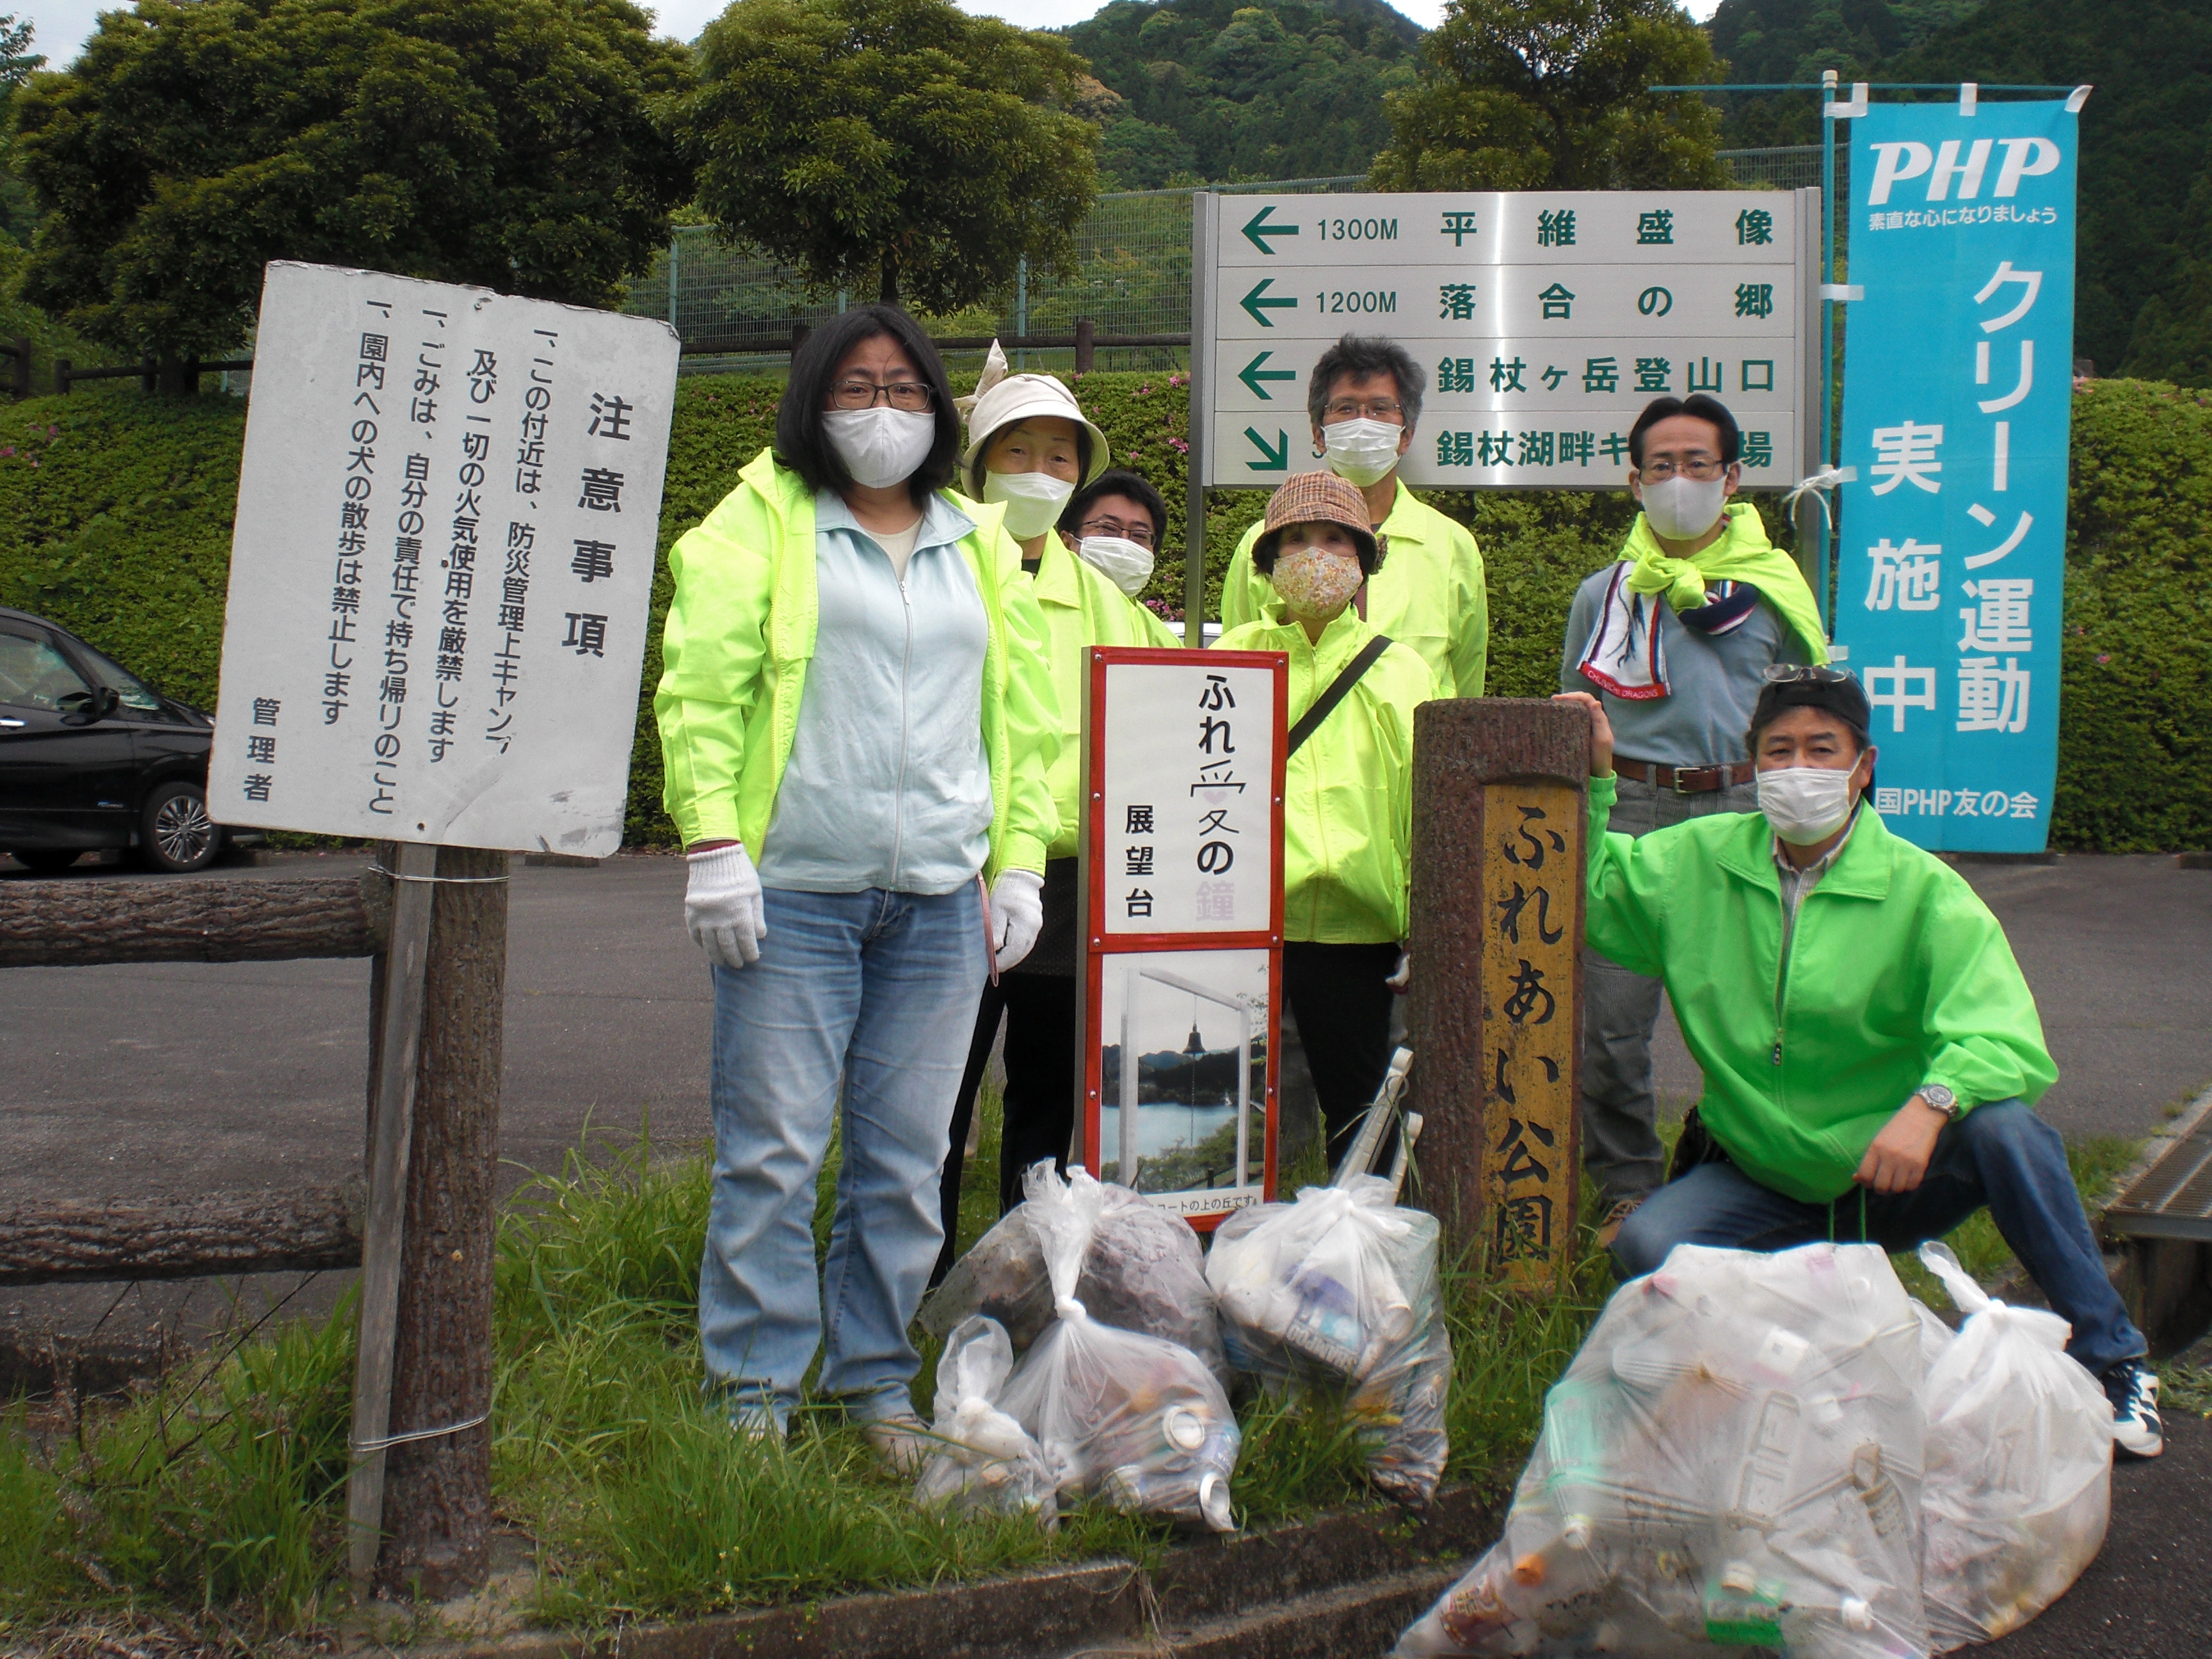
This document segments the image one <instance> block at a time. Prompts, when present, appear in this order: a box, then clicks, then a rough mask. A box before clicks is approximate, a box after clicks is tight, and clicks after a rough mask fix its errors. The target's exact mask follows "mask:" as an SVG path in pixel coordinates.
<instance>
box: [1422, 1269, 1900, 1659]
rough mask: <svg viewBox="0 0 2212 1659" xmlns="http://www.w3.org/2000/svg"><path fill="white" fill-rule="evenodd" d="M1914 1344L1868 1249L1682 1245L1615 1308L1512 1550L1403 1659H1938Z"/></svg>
mask: <svg viewBox="0 0 2212 1659" xmlns="http://www.w3.org/2000/svg"><path fill="white" fill-rule="evenodd" d="M1920 1340H1921V1337H1920V1326H1919V1322H1918V1320H1917V1317H1916V1316H1915V1315H1914V1313H1913V1310H1912V1307H1911V1301H1910V1299H1909V1298H1908V1297H1906V1296H1905V1290H1904V1287H1903V1286H1902V1285H1899V1283H1898V1281H1897V1275H1896V1273H1894V1272H1893V1271H1892V1269H1891V1267H1890V1265H1889V1258H1888V1257H1887V1255H1884V1254H1883V1253H1882V1251H1881V1249H1878V1248H1877V1247H1875V1246H1874V1245H1871V1244H1841V1245H1838V1244H1812V1245H1807V1246H1805V1247H1804V1248H1802V1249H1796V1250H1789V1251H1784V1252H1782V1253H1780V1254H1778V1255H1760V1254H1757V1253H1754V1252H1751V1251H1744V1250H1719V1249H1705V1248H1703V1247H1701V1246H1697V1245H1680V1246H1678V1247H1676V1249H1674V1251H1673V1252H1672V1253H1671V1254H1670V1255H1668V1258H1667V1260H1666V1261H1665V1262H1664V1263H1663V1264H1662V1266H1661V1267H1660V1268H1659V1270H1658V1271H1657V1272H1656V1273H1650V1274H1647V1275H1646V1276H1644V1278H1642V1279H1635V1280H1632V1281H1631V1282H1630V1283H1629V1284H1626V1285H1622V1286H1621V1287H1620V1289H1619V1290H1618V1291H1615V1292H1614V1293H1613V1299H1612V1300H1611V1301H1610V1302H1608V1303H1607V1304H1606V1308H1605V1311H1604V1312H1603V1313H1602V1314H1601V1316H1599V1319H1598V1322H1597V1324H1596V1326H1595V1328H1593V1329H1592V1330H1591V1332H1590V1334H1589V1339H1588V1340H1586V1341H1585V1342H1584V1343H1583V1347H1582V1351H1581V1352H1579V1353H1578V1354H1577V1355H1576V1356H1575V1359H1574V1363H1573V1364H1571V1365H1570V1366H1569V1367H1568V1368H1567V1373H1566V1375H1565V1377H1563V1378H1562V1379H1561V1380H1560V1382H1559V1384H1558V1385H1557V1386H1556V1387H1555V1388H1553V1390H1552V1391H1551V1393H1550V1395H1548V1396H1547V1398H1546V1400H1545V1402H1544V1426H1543V1432H1542V1435H1541V1437H1540V1438H1539V1440H1538V1441H1537V1443H1536V1449H1535V1452H1534V1455H1532V1456H1531V1457H1530V1458H1529V1460H1528V1468H1526V1469H1525V1470H1523V1471H1522V1476H1521V1480H1520V1484H1519V1486H1517V1487H1516V1489H1515V1492H1514V1496H1513V1504H1512V1508H1511V1509H1510V1511H1509V1512H1508V1514H1507V1516H1506V1520H1505V1529H1504V1537H1503V1538H1502V1539H1501V1540H1500V1541H1498V1544H1497V1545H1495V1546H1494V1547H1492V1549H1491V1550H1490V1552H1489V1553H1487V1554H1486V1555H1485V1556H1483V1557H1482V1559H1480V1560H1479V1561H1477V1562H1476V1563H1475V1565H1474V1568H1473V1569H1472V1570H1471V1571H1469V1572H1468V1574H1467V1576H1466V1577H1463V1578H1462V1579H1461V1580H1460V1582H1459V1583H1457V1584H1455V1585H1454V1586H1453V1587H1452V1589H1450V1590H1449V1591H1447V1592H1446V1593H1445V1595H1444V1596H1443V1600H1441V1601H1438V1602H1437V1605H1436V1606H1435V1607H1433V1608H1431V1610H1430V1611H1429V1613H1427V1614H1426V1615H1425V1616H1424V1617H1423V1618H1422V1619H1420V1620H1419V1621H1417V1622H1416V1623H1415V1624H1414V1625H1413V1626H1412V1627H1411V1628H1409V1629H1408V1630H1407V1632H1405V1634H1404V1635H1403V1636H1401V1638H1399V1641H1398V1646H1397V1648H1396V1650H1395V1651H1396V1653H1397V1654H1398V1655H1400V1656H1407V1659H1413V1656H1420V1659H1427V1656H1431V1655H1438V1654H1514V1655H1545V1656H1565V1655H1585V1654H1595V1653H1614V1654H1624V1655H1635V1656H1638V1659H1674V1656H1691V1655H1697V1656H1711V1655H1712V1654H1714V1653H1715V1652H1716V1650H1720V1651H1731V1650H1741V1649H1745V1648H1762V1649H1780V1650H1783V1651H1784V1652H1786V1653H1788V1654H1789V1655H1790V1656H1791V1659H1814V1656H1818V1659H1902V1656H1907V1655H1916V1656H1917V1655H1919V1654H1923V1653H1925V1652H1926V1651H1927V1650H1928V1634H1927V1624H1926V1620H1925V1618H1924V1616H1923V1613H1922V1610H1921V1601H1920V1589H1919V1585H1920V1540H1919V1524H1918V1523H1919V1514H1920V1488H1921V1440H1922V1435H1921V1429H1922V1417H1921V1358H1920Z"/></svg>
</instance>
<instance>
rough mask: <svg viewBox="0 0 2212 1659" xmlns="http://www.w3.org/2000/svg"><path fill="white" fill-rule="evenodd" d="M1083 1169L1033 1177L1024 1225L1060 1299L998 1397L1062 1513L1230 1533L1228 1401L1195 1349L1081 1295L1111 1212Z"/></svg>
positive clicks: (1043, 1169)
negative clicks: (1123, 1512) (1065, 1509)
mask: <svg viewBox="0 0 2212 1659" xmlns="http://www.w3.org/2000/svg"><path fill="white" fill-rule="evenodd" d="M1082 1174H1083V1172H1082V1171H1080V1170H1071V1171H1069V1177H1068V1179H1066V1180H1062V1179H1061V1178H1060V1176H1058V1175H1057V1174H1056V1173H1054V1170H1053V1167H1052V1165H1051V1164H1049V1163H1041V1164H1038V1165H1037V1166H1036V1168H1034V1169H1032V1170H1030V1173H1029V1176H1028V1177H1027V1180H1026V1182H1025V1186H1026V1188H1027V1191H1028V1194H1029V1197H1028V1201H1027V1203H1026V1204H1025V1205H1024V1212H1025V1220H1026V1223H1027V1225H1029V1227H1030V1229H1031V1230H1032V1231H1033V1232H1034V1233H1035V1235H1036V1241H1037V1243H1038V1246H1039V1248H1040V1249H1041V1251H1042V1255H1043V1260H1044V1264H1045V1271H1046V1273H1047V1276H1048V1279H1049V1280H1050V1283H1051V1285H1052V1291H1053V1298H1054V1319H1053V1322H1052V1324H1051V1325H1050V1327H1049V1328H1047V1329H1046V1331H1045V1332H1044V1334H1042V1336H1040V1337H1039V1338H1038V1339H1037V1340H1036V1346H1033V1347H1032V1348H1030V1351H1029V1352H1027V1353H1026V1354H1024V1355H1023V1356H1022V1358H1021V1360H1020V1363H1019V1364H1017V1365H1016V1366H1015V1368H1014V1372H1013V1376H1012V1378H1011V1379H1010V1380H1009V1381H1008V1383H1007V1384H1006V1389H1005V1390H1004V1391H1003V1393H1002V1394H1001V1395H1000V1401H999V1403H1000V1408H1001V1409H1002V1410H1004V1411H1005V1412H1006V1413H1008V1414H1009V1415H1011V1416H1012V1417H1013V1418H1014V1419H1016V1420H1017V1421H1018V1423H1019V1424H1020V1425H1021V1426H1022V1428H1023V1429H1024V1431H1026V1432H1027V1433H1028V1434H1029V1435H1030V1437H1033V1438H1034V1439H1035V1440H1036V1442H1037V1443H1038V1445H1039V1446H1040V1447H1041V1448H1042V1451H1043V1455H1044V1457H1045V1461H1046V1462H1047V1463H1048V1465H1049V1466H1050V1467H1051V1468H1052V1470H1053V1473H1054V1478H1055V1480H1056V1481H1057V1484H1058V1486H1059V1490H1060V1498H1061V1499H1062V1501H1063V1503H1066V1502H1069V1501H1073V1500H1074V1499H1076V1498H1083V1497H1092V1498H1100V1499H1102V1500H1103V1501H1105V1502H1107V1503H1110V1504H1115V1505H1116V1506H1117V1507H1119V1508H1122V1509H1127V1510H1135V1511H1139V1512H1141V1513H1144V1514H1147V1515H1159V1516H1167V1517H1169V1518H1170V1519H1172V1520H1176V1521H1179V1522H1184V1523H1185V1524H1188V1525H1191V1526H1198V1527H1205V1528H1211V1529H1212V1530H1213V1531H1216V1532H1230V1531H1233V1530H1235V1528H1236V1522H1235V1519H1234V1517H1233V1515H1232V1512H1231V1503H1230V1487H1229V1482H1230V1477H1231V1475H1233V1474H1235V1473H1236V1468H1237V1453H1238V1451H1239V1449H1241V1448H1242V1445H1243V1436H1242V1434H1241V1433H1240V1431H1238V1429H1237V1419H1236V1416H1235V1414H1234V1413H1232V1412H1231V1410H1230V1407H1229V1396H1228V1395H1227V1394H1226V1393H1225V1392H1224V1391H1223V1389H1222V1386H1221V1384H1220V1383H1219V1382H1218V1380H1217V1379H1216V1378H1215V1376H1214V1375H1213V1372H1212V1370H1210V1369H1209V1368H1208V1367H1207V1365H1206V1363H1205V1362H1204V1361H1203V1360H1201V1359H1200V1358H1199V1357H1198V1356H1197V1355H1196V1354H1194V1353H1193V1352H1191V1351H1190V1350H1189V1349H1188V1348H1186V1347H1183V1346H1182V1345H1180V1344H1179V1343H1175V1342H1170V1341H1167V1340H1164V1339H1162V1338H1159V1337H1156V1336H1147V1335H1146V1334H1142V1333H1140V1332H1136V1331H1125V1330H1121V1329H1118V1328H1115V1327H1114V1326H1111V1325H1109V1324H1106V1323H1104V1322H1102V1321H1100V1320H1098V1319H1097V1318H1094V1317H1093V1316H1091V1313H1090V1312H1089V1310H1087V1309H1086V1308H1085V1305H1084V1304H1083V1303H1082V1302H1081V1301H1080V1300H1079V1298H1078V1297H1076V1295H1075V1294H1074V1291H1075V1288H1076V1283H1077V1279H1078V1273H1079V1266H1080V1264H1081V1263H1082V1261H1084V1256H1085V1250H1086V1249H1088V1248H1089V1247H1090V1244H1091V1235H1092V1233H1093V1231H1094V1230H1095V1229H1096V1227H1097V1224H1098V1218H1099V1214H1100V1212H1101V1210H1102V1209H1103V1206H1104V1203H1105V1193H1104V1189H1103V1188H1101V1186H1100V1184H1099V1183H1098V1182H1096V1181H1093V1180H1091V1179H1090V1178H1089V1177H1088V1176H1084V1177H1083V1179H1081V1180H1080V1181H1078V1180H1076V1179H1075V1177H1076V1176H1082Z"/></svg>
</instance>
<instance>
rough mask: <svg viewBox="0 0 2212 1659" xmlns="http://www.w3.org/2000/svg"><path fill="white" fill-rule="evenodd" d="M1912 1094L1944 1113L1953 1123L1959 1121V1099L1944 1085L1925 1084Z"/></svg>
mask: <svg viewBox="0 0 2212 1659" xmlns="http://www.w3.org/2000/svg"><path fill="white" fill-rule="evenodd" d="M1912 1092H1913V1093H1915V1094H1917V1095H1918V1096H1919V1097H1921V1099H1923V1100H1924V1101H1926V1102H1927V1103H1929V1105H1930V1106H1933V1107H1934V1108H1935V1109H1936V1110H1937V1111H1939V1112H1941V1113H1942V1114H1943V1115H1944V1116H1945V1117H1947V1118H1948V1119H1950V1120H1951V1121H1952V1122H1954V1123H1956V1122H1957V1121H1959V1097H1958V1096H1956V1095H1954V1094H1953V1093H1952V1092H1951V1091H1949V1090H1948V1089H1947V1088H1945V1087H1944V1086H1943V1085H1942V1084H1940V1083H1923V1084H1922V1085H1920V1086H1919V1087H1918V1088H1917V1089H1915V1090H1914V1091H1912Z"/></svg>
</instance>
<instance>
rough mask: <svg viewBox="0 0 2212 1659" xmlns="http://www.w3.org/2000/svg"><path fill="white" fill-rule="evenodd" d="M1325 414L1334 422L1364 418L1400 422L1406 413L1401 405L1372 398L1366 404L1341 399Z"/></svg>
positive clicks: (1386, 399)
mask: <svg viewBox="0 0 2212 1659" xmlns="http://www.w3.org/2000/svg"><path fill="white" fill-rule="evenodd" d="M1323 412H1324V413H1325V414H1327V415H1328V418H1329V419H1330V420H1332V421H1356V420H1358V419H1359V418H1360V417H1361V416H1365V417H1366V418H1367V419H1369V420H1370V421H1400V420H1402V419H1403V418H1404V416H1405V413H1406V411H1405V410H1404V408H1403V407H1402V406H1401V405H1400V404H1395V403H1393V402H1391V401H1390V399H1389V398H1369V399H1368V400H1367V401H1366V402H1365V403H1364V404H1363V403H1359V402H1357V401H1355V400H1354V399H1352V398H1338V399H1337V400H1336V401H1335V402H1334V403H1333V404H1329V406H1328V409H1327V410H1324V411H1323Z"/></svg>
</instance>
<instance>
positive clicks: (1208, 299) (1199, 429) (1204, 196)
mask: <svg viewBox="0 0 2212 1659" xmlns="http://www.w3.org/2000/svg"><path fill="white" fill-rule="evenodd" d="M1219 199H1220V198H1219V197H1217V196H1215V195H1214V194H1213V193H1212V191H1204V190H1200V191H1193V192H1192V193H1191V198H1190V385H1189V386H1188V388H1186V389H1187V390H1188V392H1189V394H1190V422H1189V424H1190V452H1189V453H1188V455H1186V456H1185V457H1184V458H1183V464H1184V465H1185V466H1186V467H1187V468H1188V478H1189V493H1188V495H1186V496H1185V498H1184V506H1183V519H1182V543H1183V552H1182V642H1183V644H1184V645H1186V646H1188V647H1191V648H1192V649H1194V650H1196V649H1199V648H1200V647H1204V645H1205V644H1206V445H1207V441H1208V439H1209V437H1210V433H1209V430H1208V428H1211V427H1212V424H1213V413H1212V408H1211V407H1210V405H1209V404H1208V403H1207V400H1206V388H1207V386H1208V384H1209V382H1208V379H1207V373H1208V370H1209V368H1211V366H1212V356H1213V216H1214V212H1215V208H1216V204H1218V201H1219Z"/></svg>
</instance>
